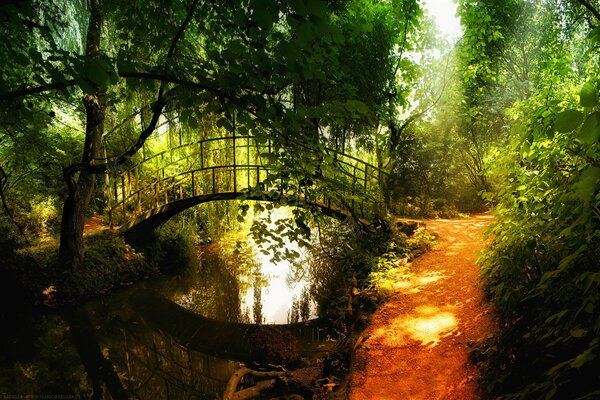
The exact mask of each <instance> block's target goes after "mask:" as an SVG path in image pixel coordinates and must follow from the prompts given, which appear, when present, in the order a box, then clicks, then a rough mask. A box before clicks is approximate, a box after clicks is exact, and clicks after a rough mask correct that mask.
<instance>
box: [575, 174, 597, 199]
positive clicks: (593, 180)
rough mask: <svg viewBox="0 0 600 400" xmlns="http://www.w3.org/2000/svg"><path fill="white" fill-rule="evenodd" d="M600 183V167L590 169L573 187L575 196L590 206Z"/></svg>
mask: <svg viewBox="0 0 600 400" xmlns="http://www.w3.org/2000/svg"><path fill="white" fill-rule="evenodd" d="M599 181H600V167H588V168H586V169H585V170H584V171H583V172H582V173H581V176H580V177H579V180H578V181H577V182H576V183H575V184H574V185H573V189H574V191H575V194H576V195H577V197H578V198H579V200H581V201H582V202H584V203H585V204H589V203H590V202H591V201H592V198H593V197H594V193H595V192H596V188H597V187H598V182H599Z"/></svg>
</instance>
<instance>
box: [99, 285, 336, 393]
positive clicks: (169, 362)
mask: <svg viewBox="0 0 600 400" xmlns="http://www.w3.org/2000/svg"><path fill="white" fill-rule="evenodd" d="M130 304H131V306H132V309H133V310H134V316H133V317H132V318H133V320H134V321H137V323H134V324H125V325H124V326H123V327H122V328H121V329H120V335H119V336H120V337H118V338H113V340H111V341H110V342H111V343H110V345H109V346H108V348H109V349H110V358H111V362H113V363H114V365H115V367H116V371H117V372H118V374H119V376H120V377H121V378H122V381H123V382H122V383H123V385H124V387H125V389H126V391H127V392H129V394H130V395H132V396H133V397H135V398H140V399H156V398H172V399H205V398H219V397H220V396H221V395H222V393H223V391H224V389H225V386H226V384H227V381H228V380H229V378H230V377H231V375H232V374H233V373H234V372H235V371H236V370H237V369H238V368H239V367H240V365H241V364H240V361H246V362H247V363H248V364H247V365H252V364H250V361H251V360H252V357H253V354H251V353H252V348H251V346H252V345H251V344H250V343H249V342H248V338H250V337H252V332H253V331H256V330H257V329H259V326H258V325H253V324H238V323H224V322H219V321H216V320H212V319H208V318H204V317H201V316H199V315H197V314H194V313H192V312H190V311H188V310H186V309H184V308H182V307H180V306H179V305H177V304H175V303H173V302H171V301H170V300H168V299H166V298H164V297H162V296H160V295H159V294H157V293H156V292H152V291H148V290H142V291H139V292H137V293H135V294H134V295H133V296H131V298H130ZM262 327H269V325H264V326H262ZM262 327H261V328H260V329H262ZM278 327H281V328H283V329H286V330H287V331H288V332H290V333H291V334H293V335H294V336H295V337H297V338H298V339H299V344H300V345H299V347H300V349H301V352H302V354H303V355H304V356H307V357H308V358H314V357H317V356H320V357H324V356H326V354H327V352H328V350H329V349H330V348H331V346H332V342H331V341H326V340H325V339H326V338H328V332H327V329H326V328H325V324H324V323H322V322H315V321H312V322H309V323H297V324H289V325H279V326H278ZM234 339H235V340H234Z"/></svg>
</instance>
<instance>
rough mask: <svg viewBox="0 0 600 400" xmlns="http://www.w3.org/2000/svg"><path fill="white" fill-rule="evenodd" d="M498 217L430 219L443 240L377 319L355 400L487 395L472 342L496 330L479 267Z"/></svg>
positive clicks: (416, 264)
mask: <svg viewBox="0 0 600 400" xmlns="http://www.w3.org/2000/svg"><path fill="white" fill-rule="evenodd" d="M491 220H492V217H491V216H490V215H487V214H483V215H476V216H473V217H471V218H468V219H460V220H445V219H439V220H427V221H424V222H425V224H426V229H427V230H428V231H430V232H433V233H435V234H436V235H437V236H438V239H437V240H438V242H437V244H436V246H435V247H434V249H433V250H432V251H430V252H428V253H426V254H425V255H423V256H421V257H419V258H417V259H416V260H414V261H413V262H412V264H411V265H410V266H409V267H408V268H407V272H405V273H402V275H399V276H398V278H397V281H396V283H395V288H396V293H395V294H394V295H393V296H392V297H391V299H390V300H389V301H387V302H386V303H385V304H384V305H382V306H381V308H380V309H379V310H378V311H377V312H376V313H375V314H374V315H373V317H372V318H371V325H370V326H369V328H367V330H366V332H365V337H366V338H367V339H366V340H365V341H364V342H363V343H362V345H361V346H360V347H359V348H358V349H357V353H356V358H355V362H354V373H353V374H352V378H351V382H350V399H351V400H387V399H394V400H396V399H398V400H399V399H402V400H411V399H412V400H421V399H427V400H437V399H439V400H449V399H457V400H459V399H460V400H475V399H479V398H480V397H479V395H478V388H477V384H476V382H475V377H476V376H477V369H476V367H475V366H474V365H472V364H471V363H470V362H469V360H468V353H469V349H468V347H469V346H470V345H472V344H473V343H474V342H475V343H476V342H480V341H481V340H483V339H485V338H486V337H487V336H489V335H490V333H491V330H492V329H493V325H492V318H491V316H490V313H489V311H488V309H487V306H486V304H485V302H484V300H483V294H482V292H481V289H480V288H479V286H478V273H479V272H478V271H479V270H478V267H477V266H476V265H475V260H476V259H477V250H479V249H481V248H482V247H483V238H482V231H483V229H484V228H485V227H486V226H487V224H488V223H489V222H491Z"/></svg>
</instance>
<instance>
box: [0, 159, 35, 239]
mask: <svg viewBox="0 0 600 400" xmlns="http://www.w3.org/2000/svg"><path fill="white" fill-rule="evenodd" d="M7 181H8V175H6V171H4V168H2V166H0V198H1V199H2V208H4V212H5V213H6V215H7V216H8V219H9V220H10V222H11V223H12V224H13V225H14V226H15V227H16V228H17V230H18V231H19V233H20V234H21V236H23V238H24V239H25V243H27V245H29V239H27V235H25V232H24V231H23V226H21V225H20V224H19V223H17V221H16V220H15V218H14V217H13V214H12V212H11V210H10V208H9V207H8V204H7V202H6V197H5V195H4V186H5V185H6V182H7Z"/></svg>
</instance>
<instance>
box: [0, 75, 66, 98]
mask: <svg viewBox="0 0 600 400" xmlns="http://www.w3.org/2000/svg"><path fill="white" fill-rule="evenodd" d="M75 83H76V81H75V79H70V80H68V81H64V82H52V83H47V84H45V85H39V86H34V87H29V88H21V89H16V90H13V91H10V92H6V93H0V100H11V99H16V98H18V97H23V96H29V95H31V94H38V93H43V92H48V91H51V90H63V89H66V88H68V87H70V86H74V85H75Z"/></svg>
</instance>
